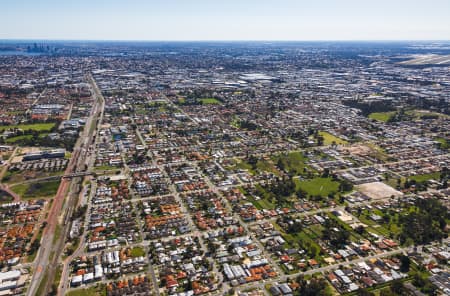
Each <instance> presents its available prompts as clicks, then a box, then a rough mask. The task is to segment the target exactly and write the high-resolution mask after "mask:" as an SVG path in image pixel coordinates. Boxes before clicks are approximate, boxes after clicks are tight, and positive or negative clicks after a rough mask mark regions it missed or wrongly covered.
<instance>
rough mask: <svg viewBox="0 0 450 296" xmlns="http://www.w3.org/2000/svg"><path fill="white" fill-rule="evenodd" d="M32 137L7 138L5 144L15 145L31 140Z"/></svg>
mask: <svg viewBox="0 0 450 296" xmlns="http://www.w3.org/2000/svg"><path fill="white" fill-rule="evenodd" d="M31 137H32V135H21V136H16V137H11V138H7V139H6V140H5V142H6V143H8V144H14V143H16V142H18V141H21V140H24V139H31Z"/></svg>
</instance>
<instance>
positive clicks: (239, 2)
mask: <svg viewBox="0 0 450 296" xmlns="http://www.w3.org/2000/svg"><path fill="white" fill-rule="evenodd" d="M449 16H450V0H0V39H62V40H450V17H449Z"/></svg>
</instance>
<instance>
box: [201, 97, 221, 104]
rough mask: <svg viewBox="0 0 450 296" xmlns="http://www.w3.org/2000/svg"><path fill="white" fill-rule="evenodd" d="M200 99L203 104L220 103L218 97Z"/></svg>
mask: <svg viewBox="0 0 450 296" xmlns="http://www.w3.org/2000/svg"><path fill="white" fill-rule="evenodd" d="M200 101H201V102H202V104H203V105H209V104H212V105H214V104H220V101H219V100H218V99H215V98H202V99H200Z"/></svg>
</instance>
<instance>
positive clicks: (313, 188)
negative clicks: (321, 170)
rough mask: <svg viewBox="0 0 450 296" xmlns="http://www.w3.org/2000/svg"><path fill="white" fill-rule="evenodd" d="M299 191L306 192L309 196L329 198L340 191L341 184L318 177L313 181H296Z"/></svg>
mask: <svg viewBox="0 0 450 296" xmlns="http://www.w3.org/2000/svg"><path fill="white" fill-rule="evenodd" d="M294 182H295V185H296V188H297V190H298V189H301V190H304V191H306V193H308V194H309V195H313V196H322V197H327V196H328V195H329V194H330V193H336V192H338V190H339V182H336V181H333V180H332V179H331V178H321V177H317V178H314V179H311V180H299V179H294Z"/></svg>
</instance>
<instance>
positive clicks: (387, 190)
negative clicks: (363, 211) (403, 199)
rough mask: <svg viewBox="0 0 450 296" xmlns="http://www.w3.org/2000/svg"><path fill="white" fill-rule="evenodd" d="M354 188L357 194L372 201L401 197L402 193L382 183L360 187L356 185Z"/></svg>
mask: <svg viewBox="0 0 450 296" xmlns="http://www.w3.org/2000/svg"><path fill="white" fill-rule="evenodd" d="M356 188H357V189H358V191H359V192H361V193H363V194H365V195H367V196H368V197H370V198H372V199H383V198H388V197H390V196H401V195H403V193H401V192H400V191H397V190H395V189H394V188H392V187H391V186H389V185H386V184H384V183H382V182H372V183H366V184H362V185H357V186H356Z"/></svg>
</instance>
